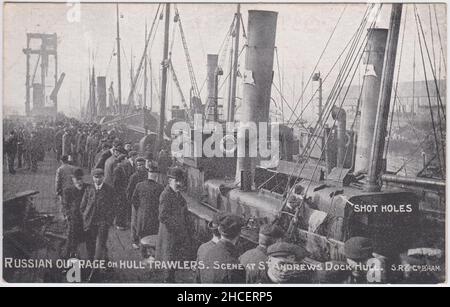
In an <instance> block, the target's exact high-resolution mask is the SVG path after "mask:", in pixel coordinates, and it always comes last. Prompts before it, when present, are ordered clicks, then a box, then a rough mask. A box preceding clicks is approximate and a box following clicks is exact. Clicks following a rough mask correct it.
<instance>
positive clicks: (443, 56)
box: [433, 4, 447, 67]
mask: <svg viewBox="0 0 450 307" xmlns="http://www.w3.org/2000/svg"><path fill="white" fill-rule="evenodd" d="M433 9H434V19H435V20H436V28H437V32H438V37H439V46H440V47H441V55H442V60H443V61H444V66H445V67H447V62H446V60H445V52H444V48H442V39H441V31H440V30H439V22H438V19H437V13H436V4H433Z"/></svg>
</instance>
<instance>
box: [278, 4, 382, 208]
mask: <svg viewBox="0 0 450 307" xmlns="http://www.w3.org/2000/svg"><path fill="white" fill-rule="evenodd" d="M380 11H381V6H380V7H379V10H378V12H377V16H378V14H379V12H380ZM375 22H376V18H375V19H374V21H373V24H375ZM366 23H367V19H366V18H364V19H363V22H362V23H361V28H364V26H365V24H366ZM357 32H358V31H357ZM361 33H362V32H361ZM367 36H368V34H366V36H365V39H364V40H365V43H364V40H363V44H361V47H362V46H364V48H365V46H366V45H367V42H368V40H367ZM360 37H361V36H359V37H355V40H357V41H359V39H360ZM356 45H357V44H356ZM359 49H360V50H361V48H359ZM353 51H354V50H353ZM353 53H354V52H352V50H350V51H349V54H348V56H350V55H351V56H353ZM362 57H363V54H362V53H361V56H360V58H359V60H358V64H357V67H358V65H359V63H360V61H361V59H362ZM355 60H356V58H355ZM355 60H354V61H353V63H352V64H351V67H350V69H349V70H348V73H347V76H346V77H345V79H347V77H348V75H349V74H350V72H351V68H352V67H353V65H354V63H355ZM346 62H347V61H346ZM347 63H348V62H347ZM344 69H346V65H344ZM356 72H357V68H356V69H355V70H354V73H353V76H352V77H351V80H350V84H349V85H348V88H347V92H346V94H345V96H346V95H347V94H348V91H349V89H350V85H351V82H352V81H353V79H354V77H355V75H356ZM338 77H339V76H338ZM337 83H338V82H336V84H337ZM344 83H345V81H344ZM339 93H340V92H339ZM344 101H345V97H344V99H342V102H341V105H340V108H342V105H343V103H344ZM335 103H336V100H335V102H334V103H333V105H332V106H331V104H330V106H331V107H330V108H329V111H330V112H328V114H327V116H325V120H324V121H323V122H324V123H325V122H326V121H327V119H328V117H329V116H330V114H331V110H332V107H334V105H335ZM336 120H337V117H336V119H335V120H334V123H333V126H334V124H335V122H336ZM318 124H319V122H317V124H316V128H315V129H314V131H316V130H317V125H318ZM321 128H322V130H323V128H324V126H322V127H321ZM313 135H314V134H313ZM317 135H319V134H318V133H317ZM330 136H331V133H330V134H329V135H328V136H327V139H326V141H325V146H324V148H323V149H322V152H321V155H322V154H323V152H324V149H325V148H326V145H327V144H328V141H329V138H330ZM318 138H319V137H317V138H316V141H315V143H317V139H318ZM311 139H313V137H311V138H310V140H311ZM310 140H308V143H309V141H310ZM313 146H315V144H314V145H313ZM306 148H308V144H307V145H306V146H305V149H306ZM312 149H313V147H311V151H310V154H309V156H308V158H307V160H308V159H309V158H310V156H311V153H312ZM302 156H303V154H302ZM302 156H300V157H302ZM307 160H306V161H305V162H304V163H303V166H302V169H301V170H300V172H299V176H300V174H301V173H302V171H303V169H304V167H305V166H306V163H307ZM299 161H300V158H299V159H298V161H297V163H299ZM319 163H320V159H318V161H317V164H316V167H315V169H314V171H313V176H314V174H315V172H316V171H317V168H318V166H319ZM294 169H295V168H294ZM293 172H294V171H293ZM293 172H292V174H293ZM292 174H291V175H290V176H289V179H288V182H287V185H286V190H285V192H286V193H287V196H286V200H287V199H289V194H290V193H292V189H289V184H290V178H291V176H292ZM299 176H297V178H296V180H295V182H294V184H293V186H295V184H296V183H297V182H298V180H299ZM310 185H311V181H309V184H308V187H307V189H306V191H305V193H306V192H307V190H308V189H309V187H310ZM330 209H331V207H330Z"/></svg>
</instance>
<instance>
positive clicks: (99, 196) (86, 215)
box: [80, 169, 116, 260]
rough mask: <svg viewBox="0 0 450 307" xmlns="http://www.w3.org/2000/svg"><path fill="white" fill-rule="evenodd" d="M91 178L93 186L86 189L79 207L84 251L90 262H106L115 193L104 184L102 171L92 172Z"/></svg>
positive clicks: (95, 170)
mask: <svg viewBox="0 0 450 307" xmlns="http://www.w3.org/2000/svg"><path fill="white" fill-rule="evenodd" d="M92 177H93V181H94V184H93V185H89V186H88V187H87V188H86V191H85V193H84V195H83V199H82V200H81V205H80V211H81V215H82V218H83V229H84V231H85V233H86V249H87V253H88V257H89V259H90V260H94V259H96V260H99V259H104V260H106V259H107V257H108V256H107V253H108V250H107V246H106V243H107V241H108V232H109V228H110V227H111V226H112V224H113V221H114V215H115V210H116V197H115V191H114V188H113V187H111V186H109V185H108V184H107V183H105V182H104V171H103V170H102V169H94V170H92Z"/></svg>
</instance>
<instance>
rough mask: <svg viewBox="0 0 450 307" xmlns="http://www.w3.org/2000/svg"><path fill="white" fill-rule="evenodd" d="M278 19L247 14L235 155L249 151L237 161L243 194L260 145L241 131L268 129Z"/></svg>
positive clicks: (264, 14) (266, 14) (250, 180)
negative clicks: (261, 127) (253, 152)
mask: <svg viewBox="0 0 450 307" xmlns="http://www.w3.org/2000/svg"><path fill="white" fill-rule="evenodd" d="M277 16H278V13H277V12H272V11H259V10H250V11H249V12H248V26H247V29H248V31H247V32H248V44H247V51H246V52H247V54H246V58H245V69H244V71H243V97H242V105H241V108H240V109H241V110H240V125H241V128H240V129H238V153H239V147H241V149H242V147H244V148H245V147H246V148H247V149H249V150H248V151H247V150H245V151H244V153H245V154H244V155H240V156H239V157H238V161H237V167H236V182H240V183H241V187H242V189H243V190H250V189H251V188H252V186H253V181H254V180H253V178H254V171H255V167H256V164H257V163H258V162H259V160H260V159H259V156H260V155H259V148H258V146H259V143H260V142H261V140H259V139H258V138H257V137H256V136H254V135H252V134H251V133H249V132H248V129H245V128H244V127H252V126H253V127H254V126H255V125H256V126H257V127H259V123H264V124H267V125H269V106H270V94H271V93H270V92H271V87H272V86H271V85H272V76H273V59H274V48H275V34H276V27H277ZM241 73H242V72H241ZM258 132H259V128H258ZM242 140H245V141H242ZM257 140H258V141H257ZM254 145H256V148H258V149H257V155H256V157H252V156H251V155H250V152H251V151H252V150H251V149H252V148H253V149H254V147H253V146H254ZM241 152H243V151H242V150H241Z"/></svg>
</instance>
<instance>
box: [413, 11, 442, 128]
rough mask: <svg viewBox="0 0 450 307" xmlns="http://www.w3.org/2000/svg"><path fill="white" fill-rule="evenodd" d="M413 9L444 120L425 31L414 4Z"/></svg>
mask: <svg viewBox="0 0 450 307" xmlns="http://www.w3.org/2000/svg"><path fill="white" fill-rule="evenodd" d="M414 10H415V13H416V23H418V29H417V30H419V28H420V30H421V33H422V37H423V42H424V46H425V50H426V52H427V56H428V61H429V62H430V66H431V73H432V74H433V79H434V84H435V86H436V92H437V96H436V97H437V98H438V106H439V107H440V108H441V110H442V114H443V116H444V120H446V116H445V110H444V107H443V105H442V98H441V94H440V92H439V85H438V83H437V78H436V73H435V71H434V69H433V64H432V62H431V57H430V52H429V50H428V44H427V41H426V37H425V33H424V30H423V27H422V22H421V19H420V15H419V12H418V11H417V7H416V5H414ZM422 54H423V52H422Z"/></svg>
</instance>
